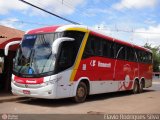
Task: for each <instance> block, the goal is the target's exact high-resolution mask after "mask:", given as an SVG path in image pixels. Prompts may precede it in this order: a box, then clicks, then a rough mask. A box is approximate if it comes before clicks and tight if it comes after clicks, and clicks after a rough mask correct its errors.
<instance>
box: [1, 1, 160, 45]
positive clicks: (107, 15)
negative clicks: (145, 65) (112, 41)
mask: <svg viewBox="0 0 160 120" xmlns="http://www.w3.org/2000/svg"><path fill="white" fill-rule="evenodd" d="M25 1H27V2H30V3H32V4H34V5H36V6H38V7H41V8H43V9H46V10H48V11H50V12H52V13H54V14H57V15H59V16H62V17H65V18H67V19H69V20H72V21H75V22H78V23H80V24H82V25H86V26H88V27H91V28H94V29H97V30H99V31H100V32H103V33H105V34H106V35H108V36H111V37H114V38H117V39H120V40H124V41H127V42H130V43H134V44H137V45H140V46H143V45H144V44H145V43H149V44H151V45H153V46H158V45H160V12H159V11H160V7H159V6H160V0H25ZM64 24H71V23H69V22H66V21H64V20H61V19H59V18H56V17H55V16H52V15H49V14H47V13H45V12H42V11H40V10H38V9H36V8H33V7H31V6H29V5H27V4H25V3H23V2H21V1H19V0H0V25H4V26H8V27H12V28H16V29H20V30H23V31H28V30H31V29H35V28H40V27H44V26H50V25H64Z"/></svg>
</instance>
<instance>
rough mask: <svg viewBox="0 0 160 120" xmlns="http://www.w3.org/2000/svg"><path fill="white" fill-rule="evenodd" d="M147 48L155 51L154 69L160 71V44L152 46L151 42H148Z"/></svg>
mask: <svg viewBox="0 0 160 120" xmlns="http://www.w3.org/2000/svg"><path fill="white" fill-rule="evenodd" d="M144 47H145V48H148V49H150V50H151V51H152V53H153V71H154V72H160V68H159V66H160V46H155V47H152V46H151V44H148V43H146V44H145V45H144Z"/></svg>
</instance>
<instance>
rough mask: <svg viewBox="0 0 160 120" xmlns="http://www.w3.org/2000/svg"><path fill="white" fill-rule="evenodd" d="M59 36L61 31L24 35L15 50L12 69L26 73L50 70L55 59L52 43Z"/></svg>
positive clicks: (41, 72)
mask: <svg viewBox="0 0 160 120" xmlns="http://www.w3.org/2000/svg"><path fill="white" fill-rule="evenodd" d="M61 36H62V33H52V34H37V35H35V34H34V35H25V36H24V38H23V41H22V44H21V45H20V48H19V49H18V51H17V55H16V58H15V63H14V68H13V71H14V72H16V73H20V74H28V75H34V74H43V73H46V72H52V71H53V70H54V66H55V60H56V57H55V54H53V53H52V43H53V42H54V40H55V39H57V38H59V37H61Z"/></svg>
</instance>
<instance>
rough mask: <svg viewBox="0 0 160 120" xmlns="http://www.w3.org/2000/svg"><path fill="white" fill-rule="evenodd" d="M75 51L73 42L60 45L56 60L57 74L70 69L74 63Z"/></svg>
mask: <svg viewBox="0 0 160 120" xmlns="http://www.w3.org/2000/svg"><path fill="white" fill-rule="evenodd" d="M75 57H76V54H75V50H74V43H73V42H68V41H67V42H63V43H62V45H61V50H60V53H59V58H58V64H57V65H58V66H57V69H58V72H60V71H63V70H65V69H68V68H70V67H71V66H72V65H73V64H74V61H75Z"/></svg>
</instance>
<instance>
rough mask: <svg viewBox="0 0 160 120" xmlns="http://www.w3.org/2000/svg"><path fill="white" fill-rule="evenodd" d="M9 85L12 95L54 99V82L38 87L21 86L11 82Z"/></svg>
mask: <svg viewBox="0 0 160 120" xmlns="http://www.w3.org/2000/svg"><path fill="white" fill-rule="evenodd" d="M11 87H12V93H13V94H14V95H19V96H25V97H35V98H46V99H56V88H55V85H54V84H52V85H47V86H44V87H40V88H23V87H18V86H16V85H15V84H14V83H13V82H12V83H11Z"/></svg>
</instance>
